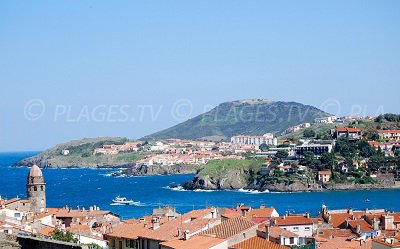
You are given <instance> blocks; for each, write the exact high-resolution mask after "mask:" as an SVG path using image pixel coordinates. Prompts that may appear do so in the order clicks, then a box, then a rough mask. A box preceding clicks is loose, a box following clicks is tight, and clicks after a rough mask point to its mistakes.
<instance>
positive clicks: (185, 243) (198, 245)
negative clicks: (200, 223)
mask: <svg viewBox="0 0 400 249" xmlns="http://www.w3.org/2000/svg"><path fill="white" fill-rule="evenodd" d="M224 241H226V240H225V239H220V238H215V237H210V236H204V235H196V236H193V237H191V238H190V239H188V240H172V241H167V242H161V243H160V245H162V246H164V247H168V248H173V249H187V248H190V249H209V248H210V247H214V246H217V245H219V244H221V243H223V242H224Z"/></svg>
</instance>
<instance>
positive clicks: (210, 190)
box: [193, 189, 218, 192]
mask: <svg viewBox="0 0 400 249" xmlns="http://www.w3.org/2000/svg"><path fill="white" fill-rule="evenodd" d="M215 191H218V190H212V189H195V190H193V192H215Z"/></svg>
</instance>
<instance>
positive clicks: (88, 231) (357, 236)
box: [0, 165, 400, 249]
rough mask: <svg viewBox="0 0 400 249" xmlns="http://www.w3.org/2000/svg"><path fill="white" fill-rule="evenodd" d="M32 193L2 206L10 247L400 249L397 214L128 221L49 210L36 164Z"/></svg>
mask: <svg viewBox="0 0 400 249" xmlns="http://www.w3.org/2000/svg"><path fill="white" fill-rule="evenodd" d="M26 191H27V196H28V199H27V200H23V199H20V198H13V199H9V200H5V199H1V200H0V214H1V216H0V235H1V236H0V238H6V239H8V240H10V244H9V245H8V247H6V248H19V246H18V243H17V242H19V243H24V244H25V245H31V246H32V248H33V245H36V246H37V245H42V246H40V247H35V248H110V249H128V248H130V249H133V248H135V249H160V248H161V249H228V248H229V249H284V248H320V249H333V248H342V249H352V248H354V249H355V248H361V249H364V248H365V249H367V248H368V249H398V248H400V242H399V239H400V235H399V231H400V213H398V212H393V210H386V209H374V210H368V209H365V210H353V209H352V208H348V209H343V210H331V209H329V207H327V206H325V205H322V206H321V208H320V211H319V213H318V214H317V215H316V216H313V215H311V214H310V213H300V214H295V213H284V214H279V213H278V211H277V210H275V209H274V208H273V207H267V206H266V205H264V204H262V205H260V206H259V207H257V208H254V207H250V206H246V205H245V204H235V205H234V206H232V207H229V208H227V207H212V206H209V207H205V208H204V209H198V210H195V209H193V210H192V211H190V212H188V213H185V214H180V213H178V212H177V210H176V209H175V208H174V207H171V206H165V207H156V208H154V209H153V212H152V215H149V216H144V217H141V218H138V219H129V220H121V219H120V217H119V216H118V215H117V214H114V213H112V212H110V211H107V210H100V208H99V207H96V206H95V205H93V206H91V207H89V208H87V209H85V208H83V207H81V208H77V209H73V208H71V207H67V206H66V207H61V208H55V207H47V205H46V183H45V177H44V176H43V174H42V171H41V170H40V168H39V167H38V166H36V165H34V166H32V167H31V169H30V171H29V175H28V176H27V184H26ZM394 201H396V200H394ZM15 241H16V242H15ZM13 243H14V244H13ZM13 245H15V247H13ZM25 248H31V247H25Z"/></svg>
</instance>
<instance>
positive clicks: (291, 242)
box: [290, 237, 294, 245]
mask: <svg viewBox="0 0 400 249" xmlns="http://www.w3.org/2000/svg"><path fill="white" fill-rule="evenodd" d="M290 244H291V245H293V244H294V237H290Z"/></svg>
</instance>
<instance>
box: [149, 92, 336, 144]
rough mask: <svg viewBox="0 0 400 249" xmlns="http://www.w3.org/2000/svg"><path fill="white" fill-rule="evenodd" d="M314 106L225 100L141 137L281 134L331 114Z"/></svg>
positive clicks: (220, 136)
mask: <svg viewBox="0 0 400 249" xmlns="http://www.w3.org/2000/svg"><path fill="white" fill-rule="evenodd" d="M328 115H329V114H328V113H325V112H323V111H321V110H319V109H317V108H315V107H313V106H309V105H303V104H300V103H296V102H282V101H268V100H261V99H254V100H240V101H232V102H226V103H222V104H220V105H218V106H217V107H215V108H214V109H212V110H211V111H209V112H206V113H204V114H201V115H199V116H197V117H194V118H192V119H189V120H187V121H185V122H183V123H180V124H178V125H175V126H173V127H171V128H168V129H166V130H162V131H160V132H156V133H154V134H151V135H148V136H145V137H143V138H142V140H157V139H168V138H181V139H210V138H214V139H215V138H219V139H228V138H229V137H231V136H234V135H239V134H242V135H262V134H265V133H268V132H270V133H274V134H280V133H281V132H283V131H284V130H285V129H287V128H289V127H291V126H293V125H298V124H300V123H304V122H313V121H314V119H315V118H319V117H325V116H328Z"/></svg>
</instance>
